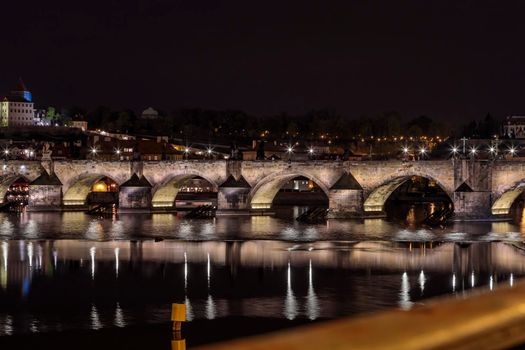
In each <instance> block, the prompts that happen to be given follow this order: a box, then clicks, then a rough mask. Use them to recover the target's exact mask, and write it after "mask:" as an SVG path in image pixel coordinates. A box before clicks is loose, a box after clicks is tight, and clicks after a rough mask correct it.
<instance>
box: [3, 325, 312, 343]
mask: <svg viewBox="0 0 525 350" xmlns="http://www.w3.org/2000/svg"><path fill="white" fill-rule="evenodd" d="M318 321H319V320H316V321H310V320H308V319H298V320H292V321H290V320H286V319H280V318H254V317H228V318H227V319H215V320H202V319H200V320H195V321H192V322H187V323H184V324H183V326H182V338H184V339H186V346H187V348H188V349H191V348H193V347H196V346H199V345H203V344H210V343H214V342H219V341H224V340H229V339H234V338H240V337H247V336H251V335H256V334H263V333H268V332H273V331H277V330H281V329H287V328H291V327H296V326H300V325H305V324H311V323H314V322H318ZM172 338H173V333H172V330H171V323H168V322H166V323H161V324H154V325H151V324H150V325H141V326H138V325H133V326H129V327H125V328H116V327H114V328H103V329H100V330H78V331H64V332H47V333H32V334H20V335H12V336H3V337H0V347H1V348H2V349H17V350H25V349H28V350H29V349H31V350H34V349H53V350H62V349H64V350H66V349H68V350H70V349H75V350H84V349H85V350H93V349H141V350H142V349H147V350H150V349H151V350H156V349H161V350H163V349H166V350H168V349H171V340H172Z"/></svg>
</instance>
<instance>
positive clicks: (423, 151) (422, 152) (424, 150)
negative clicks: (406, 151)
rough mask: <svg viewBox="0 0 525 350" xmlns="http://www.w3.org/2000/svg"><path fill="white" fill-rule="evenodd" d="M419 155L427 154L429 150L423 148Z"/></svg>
mask: <svg viewBox="0 0 525 350" xmlns="http://www.w3.org/2000/svg"><path fill="white" fill-rule="evenodd" d="M419 153H421V154H425V153H427V150H426V149H425V148H424V147H423V148H421V149H420V150H419Z"/></svg>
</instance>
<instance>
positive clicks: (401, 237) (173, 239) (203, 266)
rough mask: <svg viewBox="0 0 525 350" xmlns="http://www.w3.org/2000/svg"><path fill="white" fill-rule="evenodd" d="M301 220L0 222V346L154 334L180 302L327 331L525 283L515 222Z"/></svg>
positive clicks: (286, 215)
mask: <svg viewBox="0 0 525 350" xmlns="http://www.w3.org/2000/svg"><path fill="white" fill-rule="evenodd" d="M301 210H303V209H301V208H297V207H294V208H289V209H285V210H278V211H277V215H276V216H275V217H262V216H254V217H249V216H245V217H218V218H216V219H207V220H184V219H182V218H181V217H178V216H177V215H173V214H152V215H119V216H118V217H110V218H97V217H91V216H88V215H86V214H83V213H22V214H18V215H17V214H0V336H11V335H17V334H32V333H43V332H56V331H65V330H71V331H76V330H98V329H105V328H122V327H129V326H141V325H148V324H156V323H162V322H167V321H169V319H170V310H171V308H170V305H171V303H173V302H179V303H186V305H187V307H188V310H187V317H188V320H217V319H222V320H224V321H225V322H227V321H228V319H229V318H232V317H247V318H256V319H264V320H269V319H270V320H271V319H280V320H281V321H284V322H287V321H288V320H290V321H292V320H301V319H302V320H307V321H308V320H319V319H332V318H337V317H342V316H352V315H356V314H360V313H365V312H371V311H376V310H380V309H384V308H388V307H400V308H403V309H410V308H411V307H413V306H414V305H416V304H418V303H424V301H425V299H427V298H429V297H434V296H439V295H446V294H463V293H464V292H465V291H467V290H469V289H471V288H474V287H485V288H488V289H489V290H494V289H497V288H498V287H500V286H502V285H512V284H513V283H514V282H515V280H516V279H517V278H519V277H521V276H523V275H525V252H524V250H523V249H524V246H523V244H522V242H523V240H524V239H523V235H524V232H525V228H524V227H523V226H522V225H521V224H520V223H519V222H518V223H515V222H470V223H466V222H463V223H455V224H453V225H451V226H449V227H447V228H445V229H428V228H421V227H413V226H411V225H405V224H403V223H399V222H390V221H388V220H385V219H367V220H351V221H348V220H328V221H327V222H326V223H324V224H318V225H307V224H301V223H298V222H296V221H295V220H293V219H292V217H293V216H297V215H298V214H299V212H300V211H301ZM239 336H242V334H239Z"/></svg>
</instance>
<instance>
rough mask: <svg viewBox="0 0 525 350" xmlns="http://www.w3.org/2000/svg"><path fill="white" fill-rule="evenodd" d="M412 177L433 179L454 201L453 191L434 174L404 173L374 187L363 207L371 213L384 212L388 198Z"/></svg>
mask: <svg viewBox="0 0 525 350" xmlns="http://www.w3.org/2000/svg"><path fill="white" fill-rule="evenodd" d="M412 177H421V178H424V179H427V180H431V181H433V182H435V183H436V184H437V186H439V188H440V189H441V190H443V191H444V192H445V193H446V194H447V196H448V198H449V199H450V201H451V202H453V198H454V197H453V195H452V193H451V192H450V191H449V190H447V188H446V187H445V186H444V185H443V184H442V183H440V182H439V181H438V180H436V179H435V178H433V177H432V176H428V175H422V174H411V175H403V176H399V177H395V178H391V179H389V180H387V181H385V182H383V183H382V184H381V185H379V186H377V187H376V188H374V189H373V190H372V191H371V192H370V194H369V195H368V197H367V198H366V200H365V202H364V204H363V207H364V211H365V212H368V213H371V212H384V210H385V204H386V202H387V200H388V199H389V198H390V196H391V195H392V194H393V193H394V192H395V191H396V190H397V189H398V188H399V187H401V185H403V184H404V183H406V182H407V181H408V180H410V179H411V178H412Z"/></svg>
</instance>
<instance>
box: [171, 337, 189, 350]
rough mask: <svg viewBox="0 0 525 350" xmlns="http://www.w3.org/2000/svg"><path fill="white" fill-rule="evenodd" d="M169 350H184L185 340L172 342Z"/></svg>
mask: <svg viewBox="0 0 525 350" xmlns="http://www.w3.org/2000/svg"><path fill="white" fill-rule="evenodd" d="M171 350H186V340H185V339H175V340H172V341H171Z"/></svg>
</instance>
